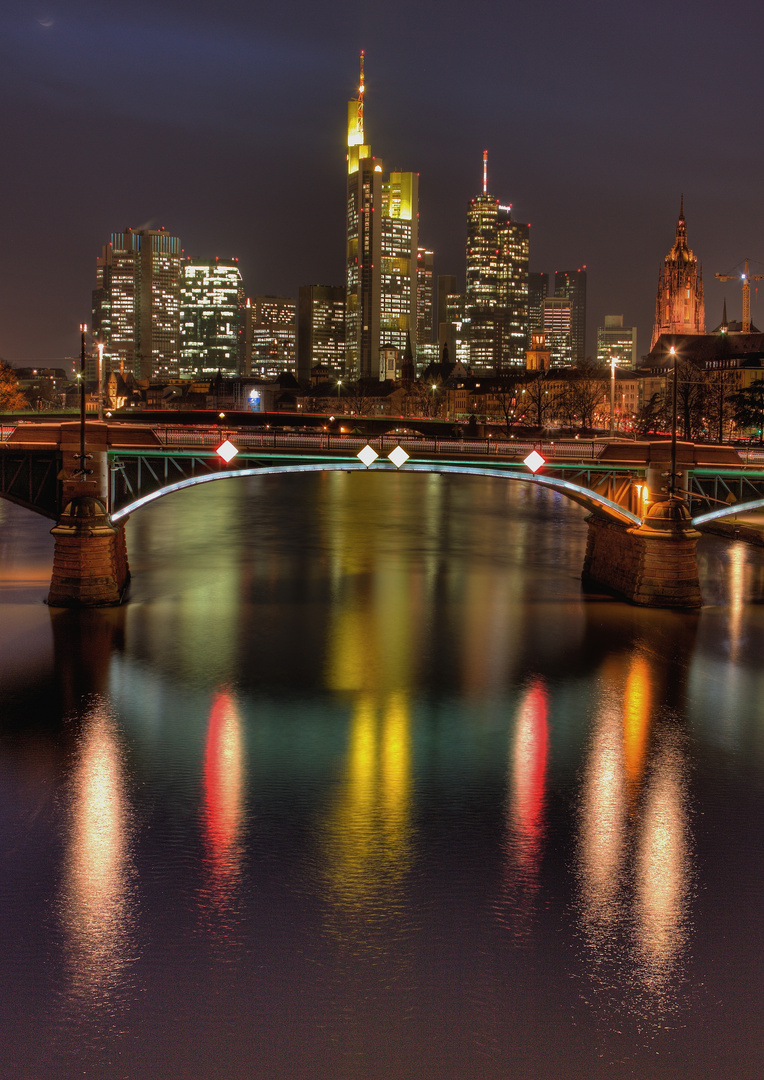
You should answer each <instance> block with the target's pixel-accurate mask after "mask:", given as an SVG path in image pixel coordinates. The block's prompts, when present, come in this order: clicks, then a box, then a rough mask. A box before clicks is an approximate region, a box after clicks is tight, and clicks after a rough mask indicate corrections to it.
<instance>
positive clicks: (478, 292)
mask: <svg viewBox="0 0 764 1080" xmlns="http://www.w3.org/2000/svg"><path fill="white" fill-rule="evenodd" d="M511 209H512V208H511V206H501V205H500V204H499V200H498V199H497V198H495V197H494V196H493V195H490V194H489V193H488V151H487V150H486V151H484V153H483V190H482V192H481V194H480V195H478V196H477V197H476V198H474V199H472V200H470V204H469V207H468V208H467V291H466V299H465V304H466V307H465V315H466V319H467V321H468V325H469V329H468V333H469V341H470V366H471V367H472V370H473V372H475V373H479V372H494V371H501V370H502V369H504V368H506V367H511V366H513V365H522V364H524V363H525V350H526V349H527V347H528V318H529V315H528V252H529V236H530V226H528V225H525V224H522V223H521V222H517V221H513V220H512V216H511Z"/></svg>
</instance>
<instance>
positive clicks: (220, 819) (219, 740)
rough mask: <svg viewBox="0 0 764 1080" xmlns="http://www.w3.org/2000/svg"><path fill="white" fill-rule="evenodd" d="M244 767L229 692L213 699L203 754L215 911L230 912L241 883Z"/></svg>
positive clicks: (210, 885)
mask: <svg viewBox="0 0 764 1080" xmlns="http://www.w3.org/2000/svg"><path fill="white" fill-rule="evenodd" d="M244 791H245V768H244V746H243V734H242V721H241V716H240V714H239V710H238V708H237V704H236V699H235V698H234V696H233V694H231V693H230V691H228V690H221V691H220V692H219V693H217V694H216V695H215V698H214V700H213V702H212V708H211V709H210V715H209V721H208V728H207V745H206V749H205V755H204V802H203V807H202V814H203V822H204V844H205V864H206V868H207V871H208V877H209V880H208V887H207V890H206V896H207V899H208V902H209V904H210V906H211V907H212V909H214V910H216V911H217V912H218V913H221V912H223V911H224V910H226V909H227V908H228V907H229V906H230V904H231V902H232V901H233V899H234V896H235V893H236V889H237V886H238V884H239V881H240V879H241V872H242V862H243V857H244V846H243V843H242V828H243V818H244Z"/></svg>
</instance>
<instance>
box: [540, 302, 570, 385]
mask: <svg viewBox="0 0 764 1080" xmlns="http://www.w3.org/2000/svg"><path fill="white" fill-rule="evenodd" d="M571 325H572V316H571V309H570V301H569V300H568V298H567V297H566V296H547V298H546V299H545V300H544V325H543V333H544V339H545V342H546V348H547V349H548V350H549V352H550V353H551V358H552V364H553V365H554V366H555V367H571V366H572V364H573V338H572V336H571V332H570V328H571Z"/></svg>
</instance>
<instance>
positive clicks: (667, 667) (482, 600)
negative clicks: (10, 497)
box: [0, 474, 764, 1080]
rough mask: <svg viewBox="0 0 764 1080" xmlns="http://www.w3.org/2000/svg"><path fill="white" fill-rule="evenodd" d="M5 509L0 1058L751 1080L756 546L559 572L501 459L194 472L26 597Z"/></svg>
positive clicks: (11, 1067)
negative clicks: (669, 594) (653, 602)
mask: <svg viewBox="0 0 764 1080" xmlns="http://www.w3.org/2000/svg"><path fill="white" fill-rule="evenodd" d="M49 527H50V523H48V522H45V521H44V520H43V519H40V518H36V517H35V516H34V515H32V514H29V513H28V512H26V511H23V510H20V509H18V508H16V507H13V506H10V505H9V504H5V503H2V504H0V600H1V601H2V605H1V606H0V678H1V679H2V683H1V684H0V685H2V712H1V713H0V856H1V858H2V875H1V876H0V987H2V989H1V990H0V1028H1V1032H0V1034H1V1036H2V1038H1V1039H0V1070H1V1071H2V1075H3V1076H8V1077H13V1078H18V1080H42V1078H45V1080H48V1078H50V1080H69V1078H73V1077H89V1078H91V1077H92V1078H96V1080H112V1078H113V1080H117V1078H129V1080H148V1078H152V1080H153V1078H162V1080H207V1078H218V1077H219V1078H226V1080H228V1078H232V1080H236V1078H240V1077H241V1078H244V1077H247V1078H253V1080H265V1078H277V1077H278V1078H286V1080H302V1078H305V1080H314V1078H315V1080H330V1078H332V1080H335V1078H336V1080H367V1078H368V1080H382V1078H385V1080H410V1078H433V1080H462V1078H464V1080H472V1078H476V1077H481V1078H486V1080H494V1078H496V1080H504V1078H510V1080H515V1078H517V1080H525V1078H528V1080H538V1078H546V1077H553V1078H555V1080H568V1078H570V1080H572V1078H579V1077H591V1078H595V1080H599V1078H605V1077H608V1078H610V1077H628V1078H631V1077H633V1078H635V1080H637V1078H638V1080H649V1078H656V1080H658V1078H660V1080H663V1078H675V1077H676V1078H679V1077H694V1078H698V1080H706V1078H707V1080H712V1078H713V1080H716V1078H718V1077H725V1076H729V1077H736V1078H741V1080H747V1078H751V1080H753V1078H756V1080H759V1078H760V1077H761V1076H762V1075H764V1042H763V1041H762V1030H761V1020H760V1018H761V1016H762V1015H763V1014H764V960H763V959H762V958H763V957H764V949H763V946H764V920H762V918H761V914H762V899H763V894H764V798H763V796H764V705H763V704H762V703H763V702H764V674H763V673H762V665H761V656H762V641H763V640H764V638H763V636H762V631H763V630H764V604H763V601H764V556H763V555H762V554H761V553H760V552H758V551H757V550H755V549H751V548H749V547H746V546H744V545H742V544H731V545H725V544H723V543H722V542H720V541H715V540H711V539H704V540H703V541H702V542H701V548H700V553H701V554H700V561H701V570H702V584H703V590H704V596H705V598H706V606H705V607H704V609H703V611H702V612H701V613H700V614H679V613H673V612H655V611H640V610H637V609H634V608H631V607H629V606H627V605H625V604H621V603H618V602H615V601H613V600H612V599H609V598H607V597H604V596H597V595H591V594H590V595H585V594H583V593H582V590H581V586H580V580H579V578H580V572H581V566H582V561H583V551H584V545H585V539H586V525H585V521H584V515H583V513H582V512H581V511H580V510H579V509H578V508H576V507H575V506H573V505H572V504H569V503H567V502H566V501H564V500H563V499H561V498H559V497H557V496H555V495H553V494H551V493H545V492H540V491H534V490H532V489H523V488H521V487H512V486H511V485H508V484H506V483H505V482H502V481H500V480H498V479H497V480H493V479H481V480H475V479H473V478H460V477H452V478H443V477H438V476H426V475H409V476H406V475H389V474H385V475H373V474H369V475H361V474H328V475H324V476H320V475H316V476H303V477H297V478H259V479H254V478H253V479H251V480H239V481H230V482H227V483H222V484H214V485H205V486H203V487H202V488H199V489H196V490H192V491H188V492H183V493H180V494H177V495H175V496H170V497H168V498H167V499H165V500H163V501H161V502H159V503H157V504H155V505H154V506H153V507H151V508H149V509H146V510H143V511H141V512H140V513H139V514H137V515H136V516H135V517H134V518H133V519H132V520H131V521H130V523H129V525H128V547H129V553H130V561H131V566H132V570H133V575H134V581H133V585H132V590H131V595H130V601H129V603H128V604H126V605H125V606H123V607H122V608H120V609H119V610H105V611H95V612H83V613H78V612H67V611H61V610H50V609H48V608H47V607H46V606H45V604H44V603H43V601H44V598H45V595H46V593H47V588H48V583H49V575H50V563H51V555H52V539H51V537H50V536H49V534H48V529H49Z"/></svg>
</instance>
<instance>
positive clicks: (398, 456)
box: [387, 446, 409, 469]
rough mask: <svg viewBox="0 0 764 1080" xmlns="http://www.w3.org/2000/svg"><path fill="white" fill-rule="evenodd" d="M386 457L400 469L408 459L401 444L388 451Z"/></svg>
mask: <svg viewBox="0 0 764 1080" xmlns="http://www.w3.org/2000/svg"><path fill="white" fill-rule="evenodd" d="M387 457H388V459H389V460H390V461H392V463H393V465H394V466H395V467H396V469H400V467H401V465H405V463H406V462H407V461H408V459H409V455H408V454H407V453H406V451H405V450H404V449H403V447H402V446H396V448H395V449H394V450H391V451H390V453H389V454H388V455H387Z"/></svg>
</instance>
